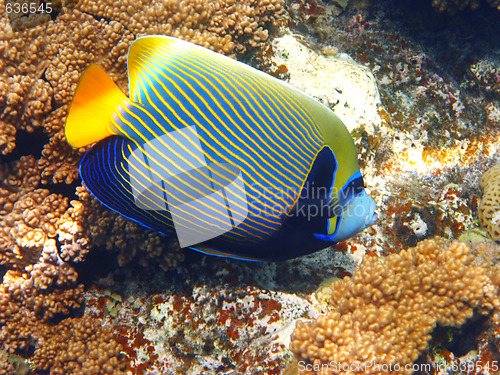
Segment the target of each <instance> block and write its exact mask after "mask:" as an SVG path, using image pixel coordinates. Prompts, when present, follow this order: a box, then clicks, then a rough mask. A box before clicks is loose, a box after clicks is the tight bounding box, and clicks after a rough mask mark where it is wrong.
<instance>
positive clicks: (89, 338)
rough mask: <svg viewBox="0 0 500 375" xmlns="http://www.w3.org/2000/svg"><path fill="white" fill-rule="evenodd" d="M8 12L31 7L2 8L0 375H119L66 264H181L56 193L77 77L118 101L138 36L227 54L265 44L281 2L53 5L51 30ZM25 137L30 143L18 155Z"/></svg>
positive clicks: (67, 177)
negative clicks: (110, 85) (20, 364)
mask: <svg viewBox="0 0 500 375" xmlns="http://www.w3.org/2000/svg"><path fill="white" fill-rule="evenodd" d="M13 3H19V4H23V3H28V2H27V1H25V0H0V157H1V158H2V159H1V160H4V161H5V160H8V161H9V162H4V163H2V164H0V265H2V269H3V270H4V271H5V274H4V275H3V279H2V284H0V372H2V373H12V371H15V365H13V358H17V357H16V356H18V354H19V355H21V357H20V358H27V360H28V361H29V363H30V366H31V367H33V370H34V371H35V373H39V372H43V373H50V374H83V373H85V374H98V373H99V374H106V373H109V374H111V373H112V374H120V373H121V371H122V370H123V368H124V363H125V362H124V361H123V360H122V358H121V357H120V355H119V353H120V346H119V345H118V344H117V343H116V341H115V340H114V339H113V335H112V332H111V331H110V330H109V329H108V328H102V327H101V326H100V322H99V321H92V320H91V319H90V318H89V317H88V315H86V314H87V311H86V310H84V291H83V286H82V285H81V284H79V283H78V281H77V273H76V271H75V269H74V268H73V266H72V265H71V264H72V262H81V261H83V260H84V259H85V256H86V254H87V253H88V252H89V250H90V249H91V248H93V247H96V246H105V247H106V248H108V249H114V250H116V251H117V252H119V256H118V258H119V261H120V263H122V264H123V263H126V262H127V261H130V260H131V259H133V258H136V259H139V261H140V262H141V263H143V264H145V263H148V261H153V262H155V263H159V264H160V265H161V266H162V267H163V268H169V267H175V266H176V265H177V263H178V262H180V261H182V260H183V253H182V252H181V251H180V249H179V247H178V244H175V243H169V242H167V241H165V239H164V238H163V237H161V236H160V235H158V234H157V233H153V232H152V231H148V230H145V229H144V228H141V227H140V226H139V225H137V224H136V223H132V222H130V221H128V220H126V219H124V218H123V217H121V216H119V215H117V214H115V213H113V212H110V211H109V210H107V209H106V208H104V207H103V206H102V205H100V204H99V203H98V202H97V201H96V200H95V199H93V198H92V197H91V196H90V194H89V193H88V192H87V191H86V190H85V189H84V188H83V187H79V188H78V192H77V195H78V197H79V200H72V201H70V199H69V197H68V196H67V194H71V192H68V193H64V194H61V193H60V192H61V191H64V190H65V189H64V188H61V187H60V186H59V187H58V193H57V194H56V193H55V192H54V190H53V189H54V187H55V186H56V185H57V184H63V185H64V184H73V183H75V181H77V179H78V163H79V160H80V158H81V156H82V155H83V152H84V151H85V149H77V150H75V149H72V148H71V147H70V146H69V145H68V144H67V143H66V141H65V136H64V129H63V128H64V123H65V119H66V116H67V113H68V108H69V105H70V102H71V99H72V96H73V94H74V91H75V89H76V86H77V84H78V80H79V78H80V76H81V73H82V72H83V70H84V69H85V68H86V67H87V66H88V65H89V64H90V63H91V62H94V63H97V64H99V65H100V66H102V67H103V68H104V69H106V71H107V72H108V73H109V74H110V75H111V76H112V78H113V79H114V80H115V81H116V82H117V83H118V85H119V86H120V87H121V88H122V90H123V91H124V92H127V70H126V58H127V57H126V56H127V50H128V48H129V46H130V44H131V43H132V41H133V40H134V39H135V38H136V37H138V36H140V35H145V34H151V33H154V34H167V35H173V36H178V37H180V38H183V39H187V40H191V41H193V42H195V43H199V44H202V45H204V46H206V47H209V48H211V49H213V50H216V51H219V52H223V53H227V54H233V53H235V52H241V51H244V50H246V49H247V48H248V47H250V46H256V45H257V43H258V42H259V41H262V40H265V39H266V38H267V31H266V30H265V29H264V27H265V26H266V25H267V24H268V23H269V22H271V21H273V20H274V19H276V17H277V16H278V15H279V14H280V13H281V12H282V8H283V3H282V0H243V1H240V2H236V1H234V0H219V1H213V2H206V1H201V0H191V1H188V0H169V1H161V2H160V1H153V0H141V1H122V2H118V3H117V2H112V1H94V0H86V1H83V2H80V3H79V4H77V1H74V0H63V1H55V2H52V3H51V4H52V6H53V10H54V14H52V16H53V19H50V17H47V15H46V14H42V13H41V12H38V13H37V14H32V15H28V14H26V12H24V13H22V14H21V13H18V14H17V15H13V14H12V12H7V11H6V5H8V6H12V4H13ZM34 3H36V4H39V5H40V4H42V2H38V1H37V0H35V1H34ZM43 3H44V4H47V2H43ZM9 14H10V15H11V18H10V19H9ZM42 133H43V134H44V135H45V136H42ZM30 134H31V136H30V137H28V136H27V135H30ZM26 137H28V138H29V139H30V142H31V141H32V142H33V144H27V145H22V144H21V141H20V139H24V138H26ZM47 139H48V141H47ZM16 143H17V144H16ZM16 146H18V147H16ZM37 149H38V150H41V153H39V151H36V150H37ZM14 150H16V152H13V151H14ZM26 150H28V151H27V152H26ZM4 158H5V159H4ZM41 184H43V185H41ZM73 188H74V187H71V190H73ZM82 314H83V315H82ZM13 369H14V370H13Z"/></svg>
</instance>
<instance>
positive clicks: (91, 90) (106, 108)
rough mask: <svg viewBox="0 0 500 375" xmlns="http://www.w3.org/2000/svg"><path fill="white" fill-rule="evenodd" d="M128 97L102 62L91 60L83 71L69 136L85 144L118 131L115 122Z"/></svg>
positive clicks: (69, 121)
mask: <svg viewBox="0 0 500 375" xmlns="http://www.w3.org/2000/svg"><path fill="white" fill-rule="evenodd" d="M127 101H128V98H127V97H126V96H125V94H124V93H123V92H122V91H121V90H120V89H119V88H118V86H117V85H116V83H114V82H113V80H112V79H111V77H110V76H109V75H108V74H107V73H106V72H105V71H104V70H103V69H102V68H101V67H99V66H98V65H96V64H91V65H90V66H89V67H88V68H87V70H85V72H84V73H83V75H82V77H81V79H80V83H79V84H78V87H77V89H76V93H75V97H74V98H73V102H72V103H71V107H70V109H69V114H68V118H67V120H66V126H65V129H64V131H65V134H66V140H67V141H68V143H69V144H70V145H71V146H73V147H83V146H86V145H88V144H91V143H94V142H97V141H100V140H101V139H104V138H106V137H109V136H110V135H114V134H117V132H116V131H115V130H114V129H113V127H112V125H111V122H112V119H113V114H114V113H115V112H116V110H117V108H118V106H119V105H120V104H125V103H126V102H127Z"/></svg>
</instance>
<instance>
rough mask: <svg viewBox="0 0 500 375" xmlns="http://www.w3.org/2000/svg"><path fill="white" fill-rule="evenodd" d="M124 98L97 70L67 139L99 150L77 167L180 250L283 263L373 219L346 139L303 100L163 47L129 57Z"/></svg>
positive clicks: (182, 48) (193, 50) (258, 75)
mask: <svg viewBox="0 0 500 375" xmlns="http://www.w3.org/2000/svg"><path fill="white" fill-rule="evenodd" d="M128 76H129V91H130V98H127V97H126V95H124V94H123V92H122V91H121V90H120V89H119V88H118V86H117V85H116V84H115V83H114V82H113V80H112V79H111V78H110V77H109V76H108V75H107V74H106V72H104V70H103V69H101V68H100V67H98V66H97V65H95V64H92V65H90V66H89V67H88V68H87V70H86V71H85V72H84V74H83V76H82V78H81V80H80V83H79V86H78V88H77V90H76V94H75V97H74V99H73V103H72V105H71V108H70V111H69V114H68V118H67V122H66V127H65V132H66V139H67V141H68V142H69V144H70V145H72V146H73V147H83V146H86V145H89V144H91V143H94V142H98V143H97V144H95V145H94V146H93V147H92V148H91V149H90V150H89V151H88V152H87V153H86V154H85V155H84V157H83V159H82V161H81V163H80V175H81V178H82V180H83V182H84V183H85V186H86V187H87V188H88V189H89V190H90V192H91V193H92V194H93V195H94V196H95V197H96V198H97V199H98V200H99V201H100V202H101V203H102V204H104V205H105V206H107V207H108V208H110V209H111V210H114V211H116V212H118V213H119V214H121V215H123V216H125V217H127V218H129V219H131V220H134V221H136V222H138V223H140V224H142V225H143V226H145V227H147V228H150V229H153V230H155V231H158V232H160V233H162V234H164V235H166V236H175V237H177V239H178V240H179V242H180V244H181V247H188V248H192V249H195V250H198V251H201V252H204V253H208V254H213V255H220V256H229V257H233V258H240V259H246V260H283V259H289V258H294V257H297V256H300V255H304V254H308V253H311V252H314V251H317V250H320V249H323V248H326V247H328V246H330V245H332V244H333V243H335V242H339V241H344V240H346V239H347V238H349V237H351V236H353V235H355V234H357V233H358V232H360V231H361V230H363V229H365V228H367V227H368V226H370V225H372V224H374V223H375V221H376V218H377V217H376V214H375V202H374V201H373V199H371V198H370V197H369V196H368V195H367V194H366V192H365V190H364V184H363V178H362V176H361V173H360V171H359V164H358V159H357V154H356V149H355V146H354V142H353V140H352V138H351V136H350V134H349V132H348V130H347V129H346V127H345V126H344V124H343V123H342V121H341V120H340V119H339V118H338V117H337V116H336V115H335V114H334V113H333V112H332V111H331V110H330V109H328V108H327V107H325V106H323V105H322V104H320V103H319V102H317V101H316V100H314V99H313V98H312V97H310V96H309V95H307V94H305V93H303V92H301V91H299V90H297V89H295V88H293V87H291V86H290V85H288V84H287V83H285V82H282V81H280V80H278V79H276V78H273V77H271V76H269V75H267V74H265V73H263V72H261V71H258V70H256V69H254V68H252V67H250V66H247V65H245V64H243V63H240V62H238V61H235V60H233V59H231V58H229V57H226V56H223V55H221V54H218V53H215V52H213V51H210V50H208V49H206V48H203V47H200V46H197V45H195V44H192V43H189V42H186V41H182V40H179V39H176V38H171V37H166V36H147V37H143V38H139V39H137V40H136V41H134V43H133V44H132V45H131V47H130V49H129V52H128Z"/></svg>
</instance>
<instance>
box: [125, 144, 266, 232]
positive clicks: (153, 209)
mask: <svg viewBox="0 0 500 375" xmlns="http://www.w3.org/2000/svg"><path fill="white" fill-rule="evenodd" d="M127 146H128V148H129V152H130V154H131V155H134V153H133V150H132V149H131V146H130V144H129V145H127ZM136 147H138V148H140V146H139V145H138V144H136ZM122 155H123V151H122ZM123 157H124V158H126V157H125V155H123ZM126 160H128V158H126ZM135 160H137V161H138V162H139V163H141V164H142V165H143V166H145V167H146V168H147V165H145V164H144V163H142V161H140V160H138V159H137V158H135ZM128 165H129V166H132V168H133V169H134V170H135V171H137V172H139V174H140V175H141V176H143V177H144V178H145V179H146V180H148V181H150V182H151V184H152V185H154V186H156V187H158V188H159V190H161V191H163V192H164V193H166V192H167V191H166V190H164V189H163V188H162V187H161V186H159V185H158V184H156V183H155V182H154V181H152V180H151V179H149V177H147V176H146V175H144V173H142V171H141V170H139V169H137V168H136V167H135V166H134V164H133V163H132V164H131V163H129V164H128ZM124 170H127V169H126V168H124ZM118 173H119V172H118ZM119 174H120V176H121V177H122V178H124V176H123V175H121V173H119ZM128 175H129V177H130V179H133V180H134V181H135V182H136V183H138V184H139V185H140V186H141V187H143V188H144V189H145V190H147V191H148V192H150V193H151V194H153V195H154V196H156V197H157V198H159V199H161V200H164V198H163V197H161V196H159V195H158V194H156V193H155V192H153V191H151V190H150V189H149V188H148V187H147V186H145V185H144V184H142V183H141V182H140V181H138V180H137V179H136V178H134V177H133V176H132V175H131V174H130V173H128ZM174 177H175V178H176V179H177V180H179V179H178V178H177V176H174ZM130 179H129V180H128V181H130ZM127 191H129V190H127ZM129 193H130V194H132V193H131V192H130V191H129ZM146 198H147V199H148V200H149V201H150V202H152V203H153V201H152V200H151V199H150V198H149V197H146ZM141 203H143V204H144V205H145V206H147V207H149V208H150V209H151V210H152V211H155V212H156V213H157V214H158V215H160V216H162V217H165V218H168V216H166V215H164V214H161V213H160V212H159V211H157V210H156V209H155V208H153V207H151V206H150V205H148V204H145V203H144V202H143V201H141ZM207 208H209V209H210V206H207ZM165 211H169V210H168V209H165ZM180 211H181V212H182V213H184V218H185V217H186V216H185V215H186V214H187V215H189V216H191V217H195V215H194V214H192V213H188V212H186V211H184V210H180ZM209 217H210V218H211V219H213V220H214V222H211V223H210V224H211V225H214V226H215V227H217V228H219V229H221V230H222V231H224V232H225V229H223V228H222V227H220V226H219V225H217V224H215V222H216V221H219V222H220V220H218V219H216V218H214V217H213V216H212V215H209ZM186 221H187V222H188V223H190V224H191V225H193V226H196V227H199V228H203V227H202V226H200V225H198V224H195V223H193V222H192V221H191V220H186ZM190 229H191V228H190ZM233 229H234V228H233ZM238 229H241V230H242V231H243V232H246V233H248V234H250V235H251V236H255V237H258V238H260V239H264V238H263V237H260V236H258V235H255V234H253V233H251V232H248V231H245V230H244V229H243V228H238ZM225 233H227V232H225ZM264 233H265V234H267V235H269V233H266V232H264ZM231 234H234V235H237V236H240V237H243V235H242V234H240V233H234V232H232V231H231Z"/></svg>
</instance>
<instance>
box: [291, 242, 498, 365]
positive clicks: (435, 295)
mask: <svg viewBox="0 0 500 375" xmlns="http://www.w3.org/2000/svg"><path fill="white" fill-rule="evenodd" d="M498 287H499V285H498V278H497V277H495V278H494V280H492V279H490V277H489V273H488V271H487V270H486V269H485V268H483V267H481V266H476V265H474V264H473V257H472V255H471V254H470V253H469V249H468V248H467V246H466V245H465V244H463V243H460V242H451V243H445V242H442V240H438V239H436V240H425V241H422V242H420V243H419V244H418V245H417V246H416V247H414V248H410V249H407V250H403V251H401V252H400V253H399V254H392V255H389V256H387V257H386V258H384V260H381V259H379V258H378V257H376V256H365V258H364V259H363V262H362V263H361V265H360V266H359V267H358V268H357V269H356V270H355V271H354V274H353V275H352V277H351V278H349V277H345V278H344V279H343V280H336V281H334V282H333V283H332V284H331V285H330V286H329V288H330V290H331V295H330V298H329V300H328V308H329V311H328V312H327V314H326V315H323V316H320V317H319V318H318V319H317V320H315V321H313V322H305V323H304V322H301V321H298V322H297V327H296V329H295V331H294V332H293V334H292V341H291V345H290V349H291V350H292V351H293V352H294V353H295V355H296V356H297V359H298V361H299V370H301V371H300V372H299V373H300V374H313V373H317V374H323V375H327V374H334V373H335V374H341V375H344V374H345V375H347V374H377V375H378V374H380V375H382V374H393V373H395V372H394V371H396V372H397V373H398V374H412V373H413V368H412V367H411V364H412V363H413V362H414V361H415V360H416V359H417V358H418V356H419V355H420V353H421V352H422V350H424V349H425V348H426V347H427V344H428V342H429V340H430V338H431V332H432V330H433V329H434V328H435V327H436V325H439V326H442V327H460V326H461V325H462V324H464V323H465V321H466V320H467V319H469V318H471V317H472V316H473V315H474V314H484V313H487V312H489V311H490V310H491V309H493V307H494V306H496V307H498V306H499V300H498V296H497V291H498ZM356 364H359V365H361V366H360V367H359V368H360V370H359V371H354V372H352V371H348V370H349V368H351V369H352V368H353V367H349V366H350V365H356ZM376 364H378V365H379V366H376ZM322 365H324V366H322ZM364 365H365V366H364ZM408 365H410V366H408ZM343 366H344V367H343ZM335 367H337V370H336V371H334V370H335ZM342 368H344V369H347V370H338V369H342ZM302 370H303V371H302Z"/></svg>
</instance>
